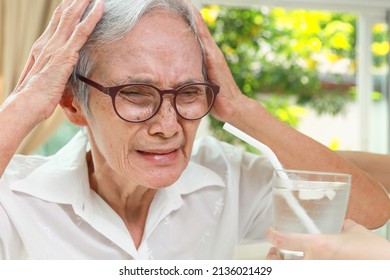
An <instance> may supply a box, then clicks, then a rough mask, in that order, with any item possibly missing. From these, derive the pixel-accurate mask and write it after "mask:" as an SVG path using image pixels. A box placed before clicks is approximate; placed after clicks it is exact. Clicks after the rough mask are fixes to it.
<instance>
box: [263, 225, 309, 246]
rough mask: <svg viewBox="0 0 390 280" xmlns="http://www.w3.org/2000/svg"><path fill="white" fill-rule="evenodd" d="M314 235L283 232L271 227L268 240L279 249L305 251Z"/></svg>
mask: <svg viewBox="0 0 390 280" xmlns="http://www.w3.org/2000/svg"><path fill="white" fill-rule="evenodd" d="M312 237H313V235H309V234H300V233H281V232H279V231H276V230H274V229H273V228H269V229H268V231H267V239H268V241H269V242H270V243H271V244H272V245H274V246H275V247H276V248H278V249H284V250H291V251H304V249H305V247H306V244H307V243H308V242H310V239H311V238H312Z"/></svg>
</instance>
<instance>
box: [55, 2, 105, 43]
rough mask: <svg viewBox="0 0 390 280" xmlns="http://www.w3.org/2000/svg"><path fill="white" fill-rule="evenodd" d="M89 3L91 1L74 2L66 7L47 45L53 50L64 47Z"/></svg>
mask: <svg viewBox="0 0 390 280" xmlns="http://www.w3.org/2000/svg"><path fill="white" fill-rule="evenodd" d="M91 2H92V0H74V1H73V2H72V3H71V4H70V5H69V6H67V7H66V8H65V9H64V10H63V12H62V14H61V17H60V20H59V23H58V26H57V28H56V30H55V32H54V34H53V36H52V37H51V38H50V41H49V44H51V45H52V46H54V48H56V47H58V46H62V45H64V44H65V43H66V42H67V41H68V40H69V38H70V36H71V35H72V33H73V32H74V30H75V28H76V26H77V25H78V24H79V23H80V20H81V17H82V16H83V14H84V13H85V11H86V9H87V7H88V6H89V4H90V3H91ZM97 2H99V1H96V2H95V6H96V3H97Z"/></svg>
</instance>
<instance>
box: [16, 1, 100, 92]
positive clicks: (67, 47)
mask: <svg viewBox="0 0 390 280" xmlns="http://www.w3.org/2000/svg"><path fill="white" fill-rule="evenodd" d="M76 1H78V0H76ZM88 1H89V0H88ZM103 11H104V5H103V1H101V0H99V1H96V2H95V4H94V6H93V8H92V9H91V11H90V13H89V14H88V16H87V17H86V18H85V19H84V20H83V21H82V22H79V23H78V25H77V26H76V28H74V29H73V34H72V36H71V37H70V38H69V39H68V41H67V42H65V44H63V45H61V46H56V43H54V41H52V40H51V41H52V43H53V44H50V43H48V45H47V46H46V47H45V48H44V50H43V51H42V54H41V55H40V56H39V60H38V61H36V62H35V63H34V65H33V67H32V68H31V70H30V72H29V75H35V74H37V73H39V72H40V71H42V70H46V71H47V72H49V71H50V70H49V69H51V68H52V67H55V70H51V71H55V72H56V73H57V74H58V75H59V76H61V77H62V82H61V84H62V83H63V84H65V83H66V81H67V80H68V78H69V76H70V74H71V73H72V71H73V67H74V65H75V64H76V63H77V60H78V55H79V51H80V49H81V48H82V46H83V45H84V44H85V42H86V41H87V39H88V36H89V35H91V33H92V32H93V29H94V28H95V26H96V24H97V22H98V21H99V19H100V18H101V16H102V15H103ZM80 17H81V16H80ZM56 32H59V30H58V29H57V31H56ZM49 75H53V74H49ZM22 86H23V84H22Z"/></svg>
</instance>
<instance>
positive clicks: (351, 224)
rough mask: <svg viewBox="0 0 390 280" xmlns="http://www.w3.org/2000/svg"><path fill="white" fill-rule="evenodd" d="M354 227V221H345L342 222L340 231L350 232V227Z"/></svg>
mask: <svg viewBox="0 0 390 280" xmlns="http://www.w3.org/2000/svg"><path fill="white" fill-rule="evenodd" d="M356 225H357V223H356V222H355V221H353V220H350V219H346V220H345V221H344V224H343V229H342V231H348V230H350V229H351V228H352V227H354V226H356Z"/></svg>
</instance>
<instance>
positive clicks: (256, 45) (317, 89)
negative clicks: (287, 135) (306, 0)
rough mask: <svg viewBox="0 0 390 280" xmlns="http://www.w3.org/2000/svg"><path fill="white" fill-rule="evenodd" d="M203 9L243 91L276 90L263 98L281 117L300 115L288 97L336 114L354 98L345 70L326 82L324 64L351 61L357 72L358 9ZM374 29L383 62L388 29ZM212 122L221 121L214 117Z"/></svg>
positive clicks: (377, 60) (292, 121)
mask: <svg viewBox="0 0 390 280" xmlns="http://www.w3.org/2000/svg"><path fill="white" fill-rule="evenodd" d="M202 14H203V17H204V18H205V20H206V22H207V23H208V26H209V29H210V31H211V33H212V34H213V37H214V39H215V41H216V43H217V44H218V45H219V47H220V48H221V50H222V51H223V53H224V54H225V57H226V59H227V62H228V64H229V67H230V69H231V71H232V74H233V76H234V79H235V81H236V83H237V85H238V86H239V87H240V88H241V90H242V91H243V93H244V94H246V95H248V96H249V97H252V98H255V97H256V96H258V95H259V94H260V95H261V96H273V97H272V98H263V101H264V100H267V101H266V103H265V104H263V105H264V106H266V108H267V109H268V110H269V111H270V112H272V113H273V114H275V115H276V116H278V117H280V116H281V115H283V116H288V118H281V119H282V120H283V121H285V122H286V123H288V124H290V125H293V126H295V125H297V123H298V121H299V114H297V113H296V111H294V110H290V109H289V107H290V104H289V102H288V101H287V100H291V98H289V97H294V98H295V100H296V102H297V104H298V105H302V106H303V105H307V106H310V107H311V108H314V109H315V110H316V111H317V113H318V114H332V115H336V114H338V113H340V112H342V111H343V109H344V108H345V105H346V104H347V103H348V102H350V101H352V100H354V97H355V94H354V85H353V84H348V83H346V81H344V76H342V75H339V74H329V73H328V74H327V75H328V77H327V78H328V80H329V79H330V80H331V83H332V85H331V86H324V83H323V79H322V78H321V77H320V71H319V66H321V65H322V64H323V62H324V61H326V63H327V64H328V65H329V66H330V67H333V66H334V65H335V64H336V63H338V62H340V61H349V64H348V65H349V66H348V67H347V69H344V70H345V71H347V72H348V74H349V75H350V76H352V77H353V76H354V75H355V64H356V63H355V57H356V51H355V50H356V48H355V44H356V16H355V15H352V14H346V13H330V12H318V11H306V10H295V11H287V10H284V9H281V8H274V9H266V8H262V9H239V8H230V7H222V6H207V7H205V8H204V9H203V10H202ZM374 34H376V35H375V36H376V37H375V38H376V41H377V42H381V45H376V49H374V46H373V53H374V58H375V61H374V62H375V66H380V65H381V64H383V63H385V57H386V56H385V57H383V55H386V54H387V53H388V44H387V45H386V43H385V42H387V41H386V39H387V37H388V36H387V35H386V34H387V30H386V29H385V28H384V27H383V26H377V28H376V30H374ZM386 46H387V49H386ZM386 50H387V51H386ZM280 112H284V113H283V114H280ZM286 112H288V113H286ZM211 123H212V126H213V127H214V128H217V127H221V124H220V123H219V122H218V121H216V120H214V119H213V120H212V121H211ZM216 131H218V129H217V130H216ZM217 136H218V135H217ZM219 136H220V137H222V138H223V139H224V140H229V139H226V138H229V136H223V135H222V136H221V135H219Z"/></svg>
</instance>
